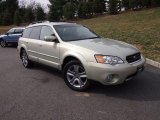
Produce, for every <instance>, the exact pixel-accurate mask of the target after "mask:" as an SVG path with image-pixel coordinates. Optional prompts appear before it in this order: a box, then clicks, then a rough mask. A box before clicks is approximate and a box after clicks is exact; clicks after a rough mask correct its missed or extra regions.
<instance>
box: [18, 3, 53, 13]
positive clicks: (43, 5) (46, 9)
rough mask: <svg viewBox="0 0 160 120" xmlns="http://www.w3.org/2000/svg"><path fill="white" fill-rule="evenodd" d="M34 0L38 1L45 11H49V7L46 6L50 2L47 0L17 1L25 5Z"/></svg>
mask: <svg viewBox="0 0 160 120" xmlns="http://www.w3.org/2000/svg"><path fill="white" fill-rule="evenodd" d="M34 1H35V2H36V3H40V4H41V5H42V7H43V8H44V10H45V12H48V11H49V9H48V7H47V5H48V4H50V3H49V0H19V3H20V5H21V4H25V5H27V4H29V3H32V2H34Z"/></svg>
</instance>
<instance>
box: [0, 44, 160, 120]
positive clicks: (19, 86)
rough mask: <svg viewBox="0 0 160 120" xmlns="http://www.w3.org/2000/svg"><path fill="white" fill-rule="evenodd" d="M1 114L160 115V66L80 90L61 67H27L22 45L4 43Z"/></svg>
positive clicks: (22, 117)
mask: <svg viewBox="0 0 160 120" xmlns="http://www.w3.org/2000/svg"><path fill="white" fill-rule="evenodd" d="M0 120H160V69H156V68H154V67H152V66H149V65H146V69H145V71H144V72H143V73H142V74H139V75H138V76H137V77H136V78H135V79H134V80H131V81H128V82H126V83H124V84H122V85H118V86H103V85H100V84H97V83H93V84H92V86H91V87H90V89H89V90H88V91H86V92H75V91H72V90H71V89H69V88H68V87H67V86H66V85H65V83H64V81H63V78H62V77H61V72H59V71H58V70H56V69H53V68H50V67H46V66H42V65H39V64H36V65H35V67H34V68H32V69H25V68H24V67H23V66H22V64H21V61H20V59H19V55H18V52H17V49H16V48H14V47H9V48H0Z"/></svg>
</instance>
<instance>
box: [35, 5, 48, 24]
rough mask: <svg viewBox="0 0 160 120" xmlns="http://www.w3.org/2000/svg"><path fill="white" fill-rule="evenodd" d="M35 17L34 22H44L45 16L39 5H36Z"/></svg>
mask: <svg viewBox="0 0 160 120" xmlns="http://www.w3.org/2000/svg"><path fill="white" fill-rule="evenodd" d="M35 16H36V21H43V20H45V17H46V14H45V12H44V9H43V8H42V6H41V5H39V4H38V5H37V7H36V9H35Z"/></svg>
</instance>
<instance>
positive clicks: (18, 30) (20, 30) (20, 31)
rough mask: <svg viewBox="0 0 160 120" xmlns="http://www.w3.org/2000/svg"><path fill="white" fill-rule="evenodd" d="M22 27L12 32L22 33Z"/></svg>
mask: <svg viewBox="0 0 160 120" xmlns="http://www.w3.org/2000/svg"><path fill="white" fill-rule="evenodd" d="M23 30H24V29H15V31H14V33H22V32H23Z"/></svg>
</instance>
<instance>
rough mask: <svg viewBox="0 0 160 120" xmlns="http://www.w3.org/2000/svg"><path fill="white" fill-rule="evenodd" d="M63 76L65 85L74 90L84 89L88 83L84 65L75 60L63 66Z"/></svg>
mask: <svg viewBox="0 0 160 120" xmlns="http://www.w3.org/2000/svg"><path fill="white" fill-rule="evenodd" d="M63 77H64V81H65V83H66V85H67V86H68V87H69V88H71V89H72V90H75V91H80V92H82V91H85V90H87V88H88V87H89V84H90V83H89V80H88V79H87V75H86V72H85V69H84V67H83V66H82V64H81V63H80V62H79V61H77V60H72V61H70V62H68V63H67V64H66V65H65V66H64V69H63Z"/></svg>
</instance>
